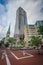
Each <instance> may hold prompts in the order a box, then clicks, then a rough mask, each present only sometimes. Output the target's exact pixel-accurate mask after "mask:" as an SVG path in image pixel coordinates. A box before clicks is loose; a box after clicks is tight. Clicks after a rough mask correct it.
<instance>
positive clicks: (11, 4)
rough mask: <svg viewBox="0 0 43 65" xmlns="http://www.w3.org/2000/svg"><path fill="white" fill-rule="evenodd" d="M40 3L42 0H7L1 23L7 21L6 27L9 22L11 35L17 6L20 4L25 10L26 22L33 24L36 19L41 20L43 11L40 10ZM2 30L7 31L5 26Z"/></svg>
mask: <svg viewBox="0 0 43 65" xmlns="http://www.w3.org/2000/svg"><path fill="white" fill-rule="evenodd" d="M41 3H42V0H8V4H7V5H6V8H7V10H8V12H7V13H6V14H5V15H4V16H3V18H2V21H3V20H4V23H3V25H6V23H7V25H6V27H7V29H8V25H9V24H11V36H13V34H14V26H15V22H16V11H17V9H18V7H19V6H21V7H22V8H23V9H24V10H25V11H26V13H27V21H28V24H30V23H31V24H34V23H35V22H36V20H43V13H41V12H40V9H41V8H42V7H43V5H41ZM5 22H6V23H5ZM4 30H5V31H7V30H6V28H5V29H4ZM4 34H5V33H4Z"/></svg>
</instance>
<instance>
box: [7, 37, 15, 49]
mask: <svg viewBox="0 0 43 65" xmlns="http://www.w3.org/2000/svg"><path fill="white" fill-rule="evenodd" d="M8 42H9V43H10V44H11V48H12V45H13V44H15V43H16V39H14V38H12V37H10V38H9V39H8Z"/></svg>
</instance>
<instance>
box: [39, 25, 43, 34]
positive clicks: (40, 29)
mask: <svg viewBox="0 0 43 65" xmlns="http://www.w3.org/2000/svg"><path fill="white" fill-rule="evenodd" d="M38 32H39V34H41V35H43V26H40V27H39V29H38Z"/></svg>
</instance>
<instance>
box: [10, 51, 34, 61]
mask: <svg viewBox="0 0 43 65" xmlns="http://www.w3.org/2000/svg"><path fill="white" fill-rule="evenodd" d="M10 53H11V54H12V55H13V56H14V57H15V58H16V59H17V60H19V59H24V58H30V57H34V56H33V55H31V54H28V53H27V52H26V54H27V55H29V56H25V57H20V58H18V57H17V56H16V55H15V54H14V53H13V52H11V51H10Z"/></svg>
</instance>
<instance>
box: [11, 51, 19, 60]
mask: <svg viewBox="0 0 43 65" xmlns="http://www.w3.org/2000/svg"><path fill="white" fill-rule="evenodd" d="M10 53H11V54H12V55H13V56H14V57H15V58H16V59H17V60H18V59H19V58H18V57H17V56H16V55H15V54H14V53H13V52H11V51H10Z"/></svg>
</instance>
